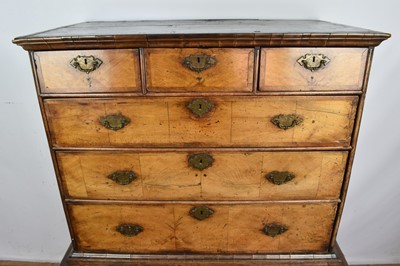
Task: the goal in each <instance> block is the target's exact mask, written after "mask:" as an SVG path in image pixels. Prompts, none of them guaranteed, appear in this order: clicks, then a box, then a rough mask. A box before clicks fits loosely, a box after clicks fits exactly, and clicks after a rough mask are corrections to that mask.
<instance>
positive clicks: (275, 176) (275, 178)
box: [265, 171, 295, 185]
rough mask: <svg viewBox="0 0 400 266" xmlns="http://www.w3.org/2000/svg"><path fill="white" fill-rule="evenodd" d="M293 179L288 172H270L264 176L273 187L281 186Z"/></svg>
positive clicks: (292, 175)
mask: <svg viewBox="0 0 400 266" xmlns="http://www.w3.org/2000/svg"><path fill="white" fill-rule="evenodd" d="M294 177H295V175H294V174H293V173H290V172H288V171H282V172H280V171H272V172H269V173H268V174H266V175H265V178H266V179H267V180H268V181H270V182H271V183H273V184H275V185H282V184H285V183H287V182H289V181H290V180H292V179H293V178H294Z"/></svg>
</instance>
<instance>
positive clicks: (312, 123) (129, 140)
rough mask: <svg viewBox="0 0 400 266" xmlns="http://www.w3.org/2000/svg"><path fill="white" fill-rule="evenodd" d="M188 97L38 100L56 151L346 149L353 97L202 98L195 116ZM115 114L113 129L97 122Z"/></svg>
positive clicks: (351, 128) (352, 117)
mask: <svg viewBox="0 0 400 266" xmlns="http://www.w3.org/2000/svg"><path fill="white" fill-rule="evenodd" d="M191 100H193V98H180V97H171V98H141V99H138V98H135V99H70V100H67V99H65V100H53V99H49V100H45V101H44V105H45V110H46V114H47V120H48V124H49V128H50V131H51V136H52V143H53V145H54V146H56V147H135V146H140V147H143V146H222V147H230V146H231V147H232V146H252V147H256V146H282V147H289V146H348V145H349V143H350V138H351V134H352V131H353V124H354V116H355V113H356V109H357V108H356V105H357V101H358V97H357V96H315V97H309V96H287V97H281V96H280V97H275V96H271V97H262V96H258V97H229V98H228V97H227V98H222V97H219V98H218V97H215V98H214V97H210V98H208V100H209V101H211V102H213V104H214V108H213V109H212V110H211V111H210V112H209V113H208V114H207V115H206V116H205V117H203V118H197V117H196V116H194V115H193V114H192V113H191V111H190V110H189V109H188V108H187V105H188V103H189V102H190V101H191ZM113 114H121V115H124V116H126V117H129V119H130V121H131V122H130V123H129V124H128V125H126V126H125V127H124V128H122V129H120V130H110V129H107V128H106V127H104V126H103V125H101V124H100V119H101V118H102V117H105V116H107V115H113ZM279 114H296V115H297V116H299V117H301V118H302V119H303V122H302V123H301V124H299V125H297V126H295V127H294V128H290V129H287V130H284V129H281V128H279V127H277V126H275V125H274V124H273V123H272V122H271V119H272V118H273V117H274V116H276V115H279Z"/></svg>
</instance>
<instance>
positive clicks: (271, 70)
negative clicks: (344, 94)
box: [260, 48, 368, 91]
mask: <svg viewBox="0 0 400 266" xmlns="http://www.w3.org/2000/svg"><path fill="white" fill-rule="evenodd" d="M367 53H368V49H365V48H264V49H262V51H261V62H260V90H261V91H326V90H331V91H335V90H342V91H346V90H361V86H362V82H363V77H364V71H365V64H366V58H367Z"/></svg>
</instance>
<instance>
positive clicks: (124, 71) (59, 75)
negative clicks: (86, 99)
mask: <svg viewBox="0 0 400 266" xmlns="http://www.w3.org/2000/svg"><path fill="white" fill-rule="evenodd" d="M77 56H95V57H96V58H99V59H100V60H102V62H103V63H102V64H101V65H100V67H99V68H98V69H96V70H94V71H92V72H90V73H89V74H87V73H85V72H82V71H79V70H77V69H75V68H74V67H72V66H71V65H70V61H71V60H72V59H73V58H75V57H77ZM34 58H35V63H36V66H37V67H38V76H39V83H40V91H41V92H42V93H90V92H92V93H93V92H141V82H140V76H139V73H140V69H139V56H138V50H137V49H115V50H77V51H51V52H36V53H34Z"/></svg>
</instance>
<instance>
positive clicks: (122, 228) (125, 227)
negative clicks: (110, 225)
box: [116, 224, 143, 237]
mask: <svg viewBox="0 0 400 266" xmlns="http://www.w3.org/2000/svg"><path fill="white" fill-rule="evenodd" d="M116 230H117V232H120V233H121V234H122V235H124V236H129V237H132V236H137V235H138V234H140V233H141V232H143V227H141V226H140V225H137V224H120V225H118V226H117V228H116Z"/></svg>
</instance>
